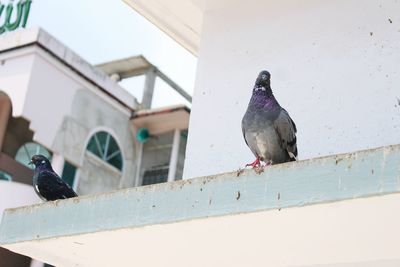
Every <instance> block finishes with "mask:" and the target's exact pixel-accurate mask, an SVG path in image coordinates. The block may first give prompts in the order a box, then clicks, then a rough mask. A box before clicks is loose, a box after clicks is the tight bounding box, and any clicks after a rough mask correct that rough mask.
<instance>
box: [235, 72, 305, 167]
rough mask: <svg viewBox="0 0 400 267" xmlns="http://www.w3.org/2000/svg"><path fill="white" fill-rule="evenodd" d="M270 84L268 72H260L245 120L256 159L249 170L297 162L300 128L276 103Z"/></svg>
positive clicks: (248, 142) (243, 129) (249, 145)
mask: <svg viewBox="0 0 400 267" xmlns="http://www.w3.org/2000/svg"><path fill="white" fill-rule="evenodd" d="M270 80H271V74H270V73H269V72H268V71H265V70H264V71H262V72H260V74H259V75H258V77H257V79H256V83H255V85H254V88H253V95H252V96H251V99H250V103H249V106H248V107H247V111H246V113H245V114H244V117H243V119H242V131H243V136H244V140H245V141H246V144H247V145H248V147H249V148H250V150H251V152H253V154H254V156H256V160H255V161H254V162H253V163H250V164H247V165H246V166H252V167H253V168H255V167H259V166H260V165H261V162H262V161H263V162H265V163H266V164H267V165H269V164H278V163H283V162H288V161H294V160H297V144H296V132H297V130H296V124H295V123H294V121H293V120H292V119H291V118H290V116H289V114H288V112H287V111H286V110H285V109H283V108H282V107H281V106H280V105H279V103H278V101H277V100H276V99H275V97H274V95H273V93H272V89H271V83H270Z"/></svg>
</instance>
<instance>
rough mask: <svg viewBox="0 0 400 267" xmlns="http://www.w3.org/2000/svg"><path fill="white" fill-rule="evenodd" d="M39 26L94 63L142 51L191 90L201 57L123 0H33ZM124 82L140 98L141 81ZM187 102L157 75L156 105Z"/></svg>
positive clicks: (33, 21)
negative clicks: (189, 50) (170, 36)
mask: <svg viewBox="0 0 400 267" xmlns="http://www.w3.org/2000/svg"><path fill="white" fill-rule="evenodd" d="M36 26H40V27H42V28H43V29H44V30H46V31H47V32H49V33H50V34H52V35H53V36H54V37H56V38H57V39H58V40H60V41H61V42H63V43H64V44H65V45H66V46H68V47H69V48H71V49H72V50H74V51H75V52H76V53H78V54H79V55H80V56H82V57H83V58H84V59H86V60H87V61H89V62H90V63H92V64H98V63H103V62H106V61H110V60H114V59H119V58H124V57H129V56H133V55H139V54H143V55H144V56H145V57H146V58H147V59H148V60H149V61H150V62H151V63H153V64H154V65H156V66H157V67H158V68H159V69H161V70H162V71H163V72H164V73H165V74H167V75H168V76H169V77H170V78H172V79H173V80H174V81H175V82H177V83H178V84H179V85H180V86H182V87H183V88H184V89H185V90H186V91H187V92H189V93H190V94H192V93H193V85H194V76H195V69H196V63H197V59H196V57H194V56H193V55H192V54H191V53H190V52H188V51H187V50H186V49H184V48H183V47H181V46H180V45H179V44H177V43H176V42H175V41H174V40H172V39H171V38H169V37H168V36H167V35H166V34H164V33H163V32H162V31H160V30H159V29H158V28H157V27H155V26H154V25H153V24H151V23H150V22H148V21H147V20H146V19H145V18H143V17H142V16H140V15H139V14H138V13H136V12H135V11H134V10H133V9H132V8H131V7H129V6H128V5H127V4H125V3H124V2H122V0H79V1H61V0H34V1H33V4H32V9H31V14H30V17H29V20H28V27H36ZM143 80H144V79H139V81H138V79H136V81H125V82H123V83H122V85H123V86H124V87H125V88H126V89H128V91H130V92H132V93H133V94H134V95H135V96H136V97H137V98H138V100H139V101H140V99H141V90H142V82H143ZM176 103H185V101H184V100H183V99H182V98H180V97H178V96H177V95H176V93H174V91H173V90H172V89H170V88H169V87H167V86H166V85H165V84H163V83H162V82H160V80H159V79H158V80H157V84H156V92H155V98H154V102H153V106H155V107H159V106H166V105H170V104H176Z"/></svg>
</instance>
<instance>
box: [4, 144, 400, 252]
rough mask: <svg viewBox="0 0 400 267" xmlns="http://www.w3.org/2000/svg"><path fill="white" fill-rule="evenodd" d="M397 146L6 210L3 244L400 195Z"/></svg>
mask: <svg viewBox="0 0 400 267" xmlns="http://www.w3.org/2000/svg"><path fill="white" fill-rule="evenodd" d="M399 189H400V145H393V146H386V147H381V148H376V149H370V150H364V151H359V152H355V153H349V154H342V155H335V156H328V157H323V158H317V159H310V160H304V161H299V162H291V163H286V164H280V165H275V166H271V167H268V168H267V169H266V170H265V171H264V172H263V173H260V174H257V173H256V172H255V171H253V170H246V171H244V172H242V173H241V174H240V175H239V176H238V173H237V172H232V173H225V174H220V175H214V176H209V177H202V178H196V179H191V180H183V181H177V182H172V183H164V184H158V185H151V186H144V187H136V188H130V189H124V190H119V191H115V192H110V193H105V194H98V195H92V196H84V197H80V198H75V199H68V200H63V201H55V202H47V203H43V204H39V205H33V206H27V207H21V208H16V209H9V210H6V211H5V212H4V216H3V220H2V223H1V225H0V244H3V245H6V244H12V243H18V242H23V241H31V240H40V239H47V238H54V237H60V236H69V235H77V234H84V233H93V232H98V231H109V230H115V229H120V228H133V227H141V226H146V225H153V224H163V223H171V222H177V221H184V220H191V219H197V218H205V217H212V216H223V215H231V214H236V213H244V212H254V211H261V210H269V209H281V208H287V207H294V206H303V205H310V204H316V203H323V202H332V201H339V200H344V199H352V198H358V197H367V196H372V195H380V194H389V193H394V192H399Z"/></svg>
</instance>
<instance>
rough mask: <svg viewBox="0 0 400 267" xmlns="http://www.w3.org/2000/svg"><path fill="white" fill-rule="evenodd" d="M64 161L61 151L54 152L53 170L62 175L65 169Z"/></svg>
mask: <svg viewBox="0 0 400 267" xmlns="http://www.w3.org/2000/svg"><path fill="white" fill-rule="evenodd" d="M64 161H65V159H64V157H63V156H62V155H61V154H59V153H54V154H53V158H52V159H51V166H52V167H53V170H54V171H55V172H56V173H57V174H58V175H60V177H61V175H62V171H63V169H64Z"/></svg>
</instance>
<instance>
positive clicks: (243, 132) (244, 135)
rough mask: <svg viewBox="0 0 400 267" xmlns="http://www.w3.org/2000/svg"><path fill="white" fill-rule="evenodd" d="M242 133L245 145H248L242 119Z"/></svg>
mask: <svg viewBox="0 0 400 267" xmlns="http://www.w3.org/2000/svg"><path fill="white" fill-rule="evenodd" d="M242 134H243V138H244V141H245V142H246V145H247V146H249V143H248V142H247V140H246V133H245V129H244V124H243V121H242Z"/></svg>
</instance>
